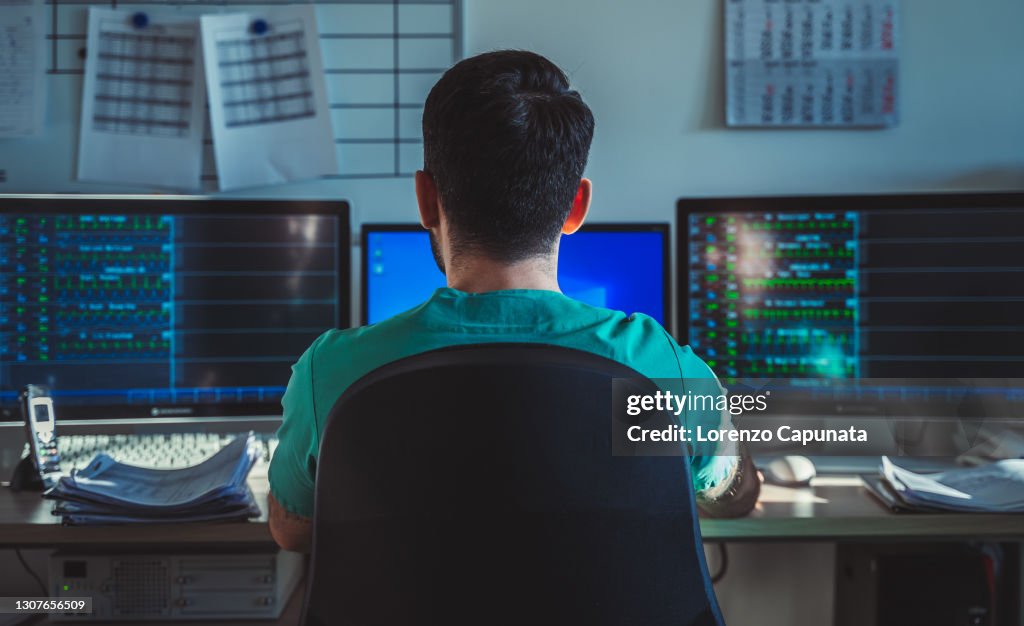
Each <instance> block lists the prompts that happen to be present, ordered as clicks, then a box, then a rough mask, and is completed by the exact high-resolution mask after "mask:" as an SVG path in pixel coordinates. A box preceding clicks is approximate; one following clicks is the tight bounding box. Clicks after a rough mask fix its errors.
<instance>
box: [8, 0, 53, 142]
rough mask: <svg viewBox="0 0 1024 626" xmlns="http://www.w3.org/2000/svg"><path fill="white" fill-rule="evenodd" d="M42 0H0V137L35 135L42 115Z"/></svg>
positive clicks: (39, 130) (44, 98) (40, 128)
mask: <svg viewBox="0 0 1024 626" xmlns="http://www.w3.org/2000/svg"><path fill="white" fill-rule="evenodd" d="M43 20H44V13H43V0H0V137H29V136H32V135H38V134H39V133H40V132H41V131H42V128H43V123H44V118H45V115H46V68H45V67H44V63H46V53H45V50H46V49H45V47H44V42H45V26H44V21H43Z"/></svg>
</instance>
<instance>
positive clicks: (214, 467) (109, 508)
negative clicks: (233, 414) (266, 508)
mask: <svg viewBox="0 0 1024 626" xmlns="http://www.w3.org/2000/svg"><path fill="white" fill-rule="evenodd" d="M259 456H260V450H259V447H258V446H257V444H256V442H255V438H254V437H253V436H252V435H250V436H248V437H238V438H236V439H234V440H232V441H231V442H230V443H228V444H227V445H226V446H224V447H223V448H222V449H221V450H220V451H218V452H217V453H216V454H214V455H213V456H211V457H210V458H208V459H206V460H205V461H203V462H202V463H200V464H198V465H194V466H192V467H186V468H182V469H150V468H144V467H136V466H133V465H126V464H124V463H120V462H118V461H116V460H114V459H113V458H112V457H110V456H108V455H106V454H102V453H101V454H97V455H96V456H95V457H94V458H93V459H92V461H90V462H89V465H88V466H86V467H85V468H84V469H81V470H77V471H75V472H72V473H71V475H70V476H63V477H61V479H60V480H59V481H58V482H57V484H56V485H54V487H53V488H52V489H50V490H49V491H47V492H46V493H45V494H44V497H46V498H50V499H52V500H56V501H57V503H56V505H55V506H54V509H53V513H54V515H60V516H62V518H63V521H64V523H65V524H72V525H97V524H168V523H172V524H173V523H181V522H210V521H242V520H247V519H249V518H252V517H259V515H260V509H259V505H257V504H256V501H255V500H254V498H253V494H252V492H251V491H250V490H249V487H248V483H247V480H246V479H247V478H248V475H249V470H251V469H252V466H253V464H254V463H255V462H256V460H257V459H258V458H259Z"/></svg>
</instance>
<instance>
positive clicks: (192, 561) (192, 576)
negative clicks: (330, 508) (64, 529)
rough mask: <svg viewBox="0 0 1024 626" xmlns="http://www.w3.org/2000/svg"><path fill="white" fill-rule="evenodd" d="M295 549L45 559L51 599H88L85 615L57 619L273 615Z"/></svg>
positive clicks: (295, 563) (289, 587)
mask: <svg viewBox="0 0 1024 626" xmlns="http://www.w3.org/2000/svg"><path fill="white" fill-rule="evenodd" d="M304 561H305V559H304V557H303V556H302V555H300V554H297V553H294V552H285V551H278V550H269V549H268V550H266V551H262V552H255V553H253V552H238V551H235V552H217V551H205V552H198V551H197V552H194V553H191V554H189V553H181V554H171V553H145V552H137V553H121V554H97V553H82V552H61V551H58V552H56V553H54V554H53V555H52V556H51V557H50V564H49V585H50V597H52V598H60V597H66V598H76V597H77V598H81V597H91V598H92V601H93V612H92V614H89V615H73V614H67V615H51V616H50V618H51V619H52V620H62V621H105V622H106V621H125V622H134V623H138V622H140V621H143V620H146V621H148V620H175V621H189V620H204V621H211V620H238V619H267V620H272V619H277V618H278V617H280V616H281V612H282V611H283V610H284V607H285V606H286V605H287V604H288V601H289V599H290V598H291V595H292V592H293V591H294V590H295V586H296V584H298V582H299V580H301V579H302V574H303V571H304Z"/></svg>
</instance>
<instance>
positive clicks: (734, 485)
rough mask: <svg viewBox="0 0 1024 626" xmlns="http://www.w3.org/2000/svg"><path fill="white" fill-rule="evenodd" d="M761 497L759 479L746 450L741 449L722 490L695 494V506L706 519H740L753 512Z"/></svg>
mask: <svg viewBox="0 0 1024 626" xmlns="http://www.w3.org/2000/svg"><path fill="white" fill-rule="evenodd" d="M760 495H761V479H760V478H759V477H758V475H757V468H756V467H754V461H753V459H752V458H751V456H750V454H749V453H748V452H747V451H746V449H741V450H740V454H739V462H738V463H737V465H736V469H735V471H734V473H733V474H732V475H731V476H730V477H729V480H728V483H727V484H725V485H723V488H722V489H710V490H707V491H699V492H697V506H698V507H700V510H701V511H702V512H703V513H705V514H706V515H707V516H708V517H742V516H744V515H746V514H747V513H750V511H751V510H753V508H754V506H755V505H756V504H757V498H758V496H760Z"/></svg>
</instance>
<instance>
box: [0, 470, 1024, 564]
mask: <svg viewBox="0 0 1024 626" xmlns="http://www.w3.org/2000/svg"><path fill="white" fill-rule="evenodd" d="M249 484H250V486H251V487H252V490H253V493H254V494H255V496H256V500H257V501H258V502H259V504H260V506H261V508H262V509H263V511H264V515H263V516H261V517H260V518H259V519H256V520H253V521H250V522H249V523H247V524H189V525H188V526H187V531H186V528H185V527H183V526H181V525H172V524H167V525H163V524H155V525H150V526H116V527H68V526H61V524H60V520H59V518H57V517H55V516H53V515H51V514H50V509H51V507H52V506H53V505H52V503H51V502H49V501H47V500H43V499H42V498H40V497H39V494H36V493H13V492H11V490H10V489H6V488H4V489H0V547H8V548H9V547H21V548H32V547H37V548H41V547H52V546H84V545H88V544H110V543H117V544H119V545H140V544H145V545H149V546H152V545H158V544H164V545H167V544H174V545H175V546H182V545H195V544H220V545H225V544H227V545H235V546H237V545H245V544H250V545H259V544H264V545H265V544H270V543H272V542H273V539H272V538H271V536H270V530H269V527H268V525H267V518H266V510H267V506H266V504H267V493H268V492H269V488H268V486H267V481H266V478H265V477H262V476H261V477H253V478H252V479H250V481H249ZM701 531H702V532H703V535H704V538H705V539H706V540H708V541H854V540H876V539H922V540H943V539H948V540H967V539H989V540H993V541H994V540H1000V539H1007V540H1009V539H1021V538H1024V515H1005V514H991V515H980V514H971V515H965V514H907V513H901V514H895V513H891V512H890V511H889V510H888V509H886V508H884V507H883V506H882V505H881V504H879V503H878V502H877V501H876V500H875V499H874V497H873V496H871V495H870V494H869V493H868V492H867V491H866V490H865V489H864V487H862V486H861V483H860V479H859V478H857V477H855V476H823V477H819V478H816V479H815V480H814V482H813V484H812V486H811V487H806V488H802V489H791V488H786V487H777V486H774V485H764V486H763V488H762V491H761V500H760V502H759V503H758V505H757V509H756V510H755V511H754V512H753V513H751V514H750V515H749V516H747V517H743V518H740V519H729V520H723V519H704V520H701Z"/></svg>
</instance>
